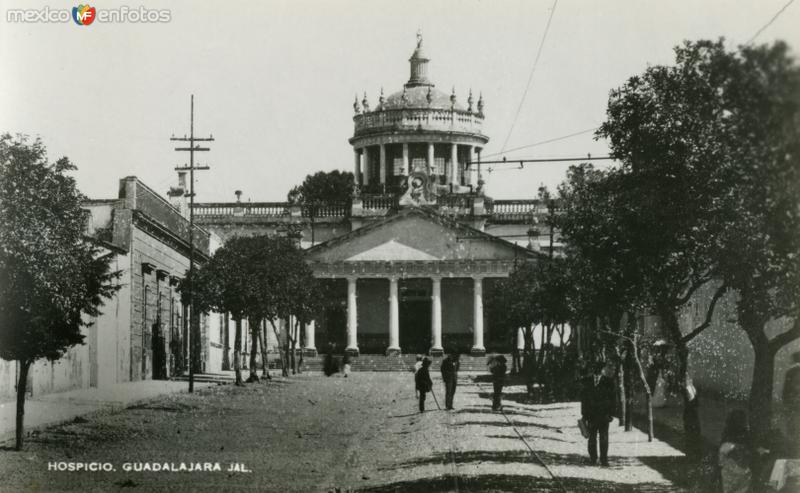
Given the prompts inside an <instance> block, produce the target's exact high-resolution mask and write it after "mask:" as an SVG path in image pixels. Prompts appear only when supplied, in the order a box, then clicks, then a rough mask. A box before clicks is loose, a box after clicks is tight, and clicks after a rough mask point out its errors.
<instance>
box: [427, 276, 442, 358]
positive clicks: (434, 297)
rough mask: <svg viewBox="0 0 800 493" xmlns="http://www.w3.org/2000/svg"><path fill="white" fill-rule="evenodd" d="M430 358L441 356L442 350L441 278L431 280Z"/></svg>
mask: <svg viewBox="0 0 800 493" xmlns="http://www.w3.org/2000/svg"><path fill="white" fill-rule="evenodd" d="M431 282H432V286H431V288H432V289H431V332H432V334H431V336H432V337H431V351H430V353H431V356H441V355H442V354H443V353H444V348H442V278H441V277H433V278H431Z"/></svg>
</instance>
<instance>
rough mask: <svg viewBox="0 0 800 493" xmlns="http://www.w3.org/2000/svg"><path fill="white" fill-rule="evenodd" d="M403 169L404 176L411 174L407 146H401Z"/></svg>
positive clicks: (405, 144)
mask: <svg viewBox="0 0 800 493" xmlns="http://www.w3.org/2000/svg"><path fill="white" fill-rule="evenodd" d="M403 169H404V170H405V173H406V175H410V174H411V171H412V170H411V169H409V167H408V144H407V143H404V144H403Z"/></svg>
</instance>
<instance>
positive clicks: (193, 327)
mask: <svg viewBox="0 0 800 493" xmlns="http://www.w3.org/2000/svg"><path fill="white" fill-rule="evenodd" d="M169 140H171V141H173V142H188V143H189V146H188V147H176V148H175V150H176V151H183V152H188V153H189V166H177V167H176V168H175V170H176V171H178V172H184V171H188V172H189V276H188V277H189V280H188V282H189V316H190V320H189V334H188V335H189V345H188V350H189V392H190V393H191V392H194V367H195V364H196V363H197V362H198V361H199V359H198V354H197V352H198V349H199V348H200V344H199V340H200V325H199V319H198V317H199V314H198V313H197V310H195V308H196V307H197V305H196V304H195V302H194V250H195V248H194V172H195V171H202V170H207V169H208V166H198V165H196V164H195V163H194V153H195V152H207V151H210V150H211V149H210V148H208V147H201V146H200V145H198V144H196V142H213V141H214V136H213V135H209V136H208V137H195V136H194V94H192V97H191V100H190V106H189V137H186V136H185V135H184V136H183V137H175V136H173V137H171V138H170V139H169Z"/></svg>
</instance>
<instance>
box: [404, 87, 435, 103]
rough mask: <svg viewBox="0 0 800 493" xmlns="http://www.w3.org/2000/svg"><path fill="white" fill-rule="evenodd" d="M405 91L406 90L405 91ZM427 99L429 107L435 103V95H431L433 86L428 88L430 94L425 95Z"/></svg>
mask: <svg viewBox="0 0 800 493" xmlns="http://www.w3.org/2000/svg"><path fill="white" fill-rule="evenodd" d="M403 90H404V91H405V89H403ZM425 99H426V100H427V101H428V105H430V104H431V103H432V102H433V94H431V86H428V93H427V94H425Z"/></svg>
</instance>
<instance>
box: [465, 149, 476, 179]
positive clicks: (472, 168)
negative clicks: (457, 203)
mask: <svg viewBox="0 0 800 493" xmlns="http://www.w3.org/2000/svg"><path fill="white" fill-rule="evenodd" d="M474 161H475V146H469V162H470V164H469V168H465V169H464V174H465V175H466V176H465V177H464V182H465V183H466V184H467V185H473V184H474V183H475V180H473V179H472V175H473V174H474V173H475V163H474Z"/></svg>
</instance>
